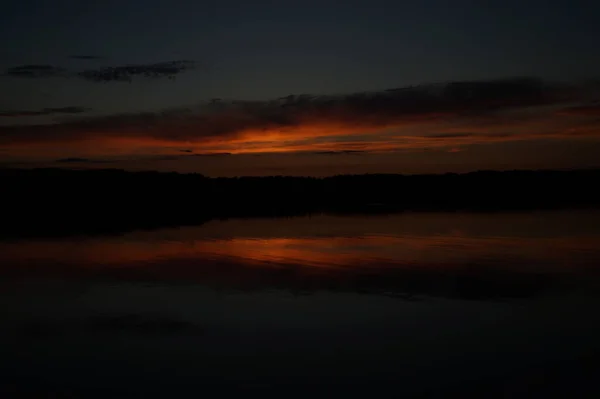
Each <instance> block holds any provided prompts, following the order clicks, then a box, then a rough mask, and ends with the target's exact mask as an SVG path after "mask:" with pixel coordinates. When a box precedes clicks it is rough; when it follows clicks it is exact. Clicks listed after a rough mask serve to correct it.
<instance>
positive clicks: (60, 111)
mask: <svg viewBox="0 0 600 399" xmlns="http://www.w3.org/2000/svg"><path fill="white" fill-rule="evenodd" d="M88 111H90V108H85V107H78V106H71V107H59V108H43V109H40V110H35V111H31V110H18V111H2V112H0V118H16V117H23V116H43V115H64V114H69V115H74V114H82V113H85V112H88Z"/></svg>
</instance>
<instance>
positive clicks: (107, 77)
mask: <svg viewBox="0 0 600 399" xmlns="http://www.w3.org/2000/svg"><path fill="white" fill-rule="evenodd" d="M193 67H194V62H193V61H187V60H183V61H169V62H159V63H156V64H132V65H123V66H116V67H106V68H99V69H86V70H84V71H81V72H79V73H78V76H79V77H81V78H83V79H86V80H89V81H92V82H130V81H132V79H133V78H134V77H140V76H141V77H147V78H165V77H166V78H174V77H175V76H176V75H178V74H180V73H182V72H185V71H187V70H189V69H191V68H193Z"/></svg>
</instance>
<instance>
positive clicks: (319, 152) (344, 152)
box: [313, 150, 368, 155]
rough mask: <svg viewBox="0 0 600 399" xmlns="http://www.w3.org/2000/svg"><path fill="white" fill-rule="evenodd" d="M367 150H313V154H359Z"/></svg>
mask: <svg viewBox="0 0 600 399" xmlns="http://www.w3.org/2000/svg"><path fill="white" fill-rule="evenodd" d="M366 152H368V151H363V150H342V151H315V152H313V154H317V155H360V154H364V153H366Z"/></svg>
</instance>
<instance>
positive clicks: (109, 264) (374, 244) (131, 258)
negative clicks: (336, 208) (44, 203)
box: [0, 211, 600, 398]
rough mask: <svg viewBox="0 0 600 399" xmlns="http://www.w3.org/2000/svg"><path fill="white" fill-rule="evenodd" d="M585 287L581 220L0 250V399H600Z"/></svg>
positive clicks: (417, 216)
mask: <svg viewBox="0 0 600 399" xmlns="http://www.w3.org/2000/svg"><path fill="white" fill-rule="evenodd" d="M599 272H600V212H599V211H560V212H559V211H555V212H537V213H496V214H485V213H479V214H477V213H431V214H428V213H412V214H411V213H406V214H400V215H393V216H373V217H368V216H360V217H358V216H357V217H335V216H315V217H310V218H292V219H263V220H258V219H257V220H230V221H215V222H211V223H208V224H206V225H203V226H199V227H186V228H181V229H168V230H160V231H151V232H134V233H129V234H126V235H122V236H116V237H115V236H113V237H87V238H72V239H61V240H37V241H5V242H0V319H1V320H2V324H1V327H0V339H1V340H0V393H2V397H21V396H22V397H31V396H32V395H33V396H34V397H128V398H130V397H144V398H145V397H171V396H173V397H199V396H202V395H205V396H206V395H208V396H213V395H225V394H258V395H263V396H265V395H269V396H270V395H276V396H300V397H306V396H308V395H313V396H315V395H316V396H323V397H336V396H340V397H352V396H356V395H361V396H365V395H372V394H385V395H387V396H392V397H501V398H512V397H535V396H539V395H544V396H545V397H600V383H598V382H596V380H597V379H598V377H599V376H600V340H599V338H598V337H599V336H600V335H599V333H600V311H599V309H600V306H599V305H600V290H599V288H600V273H599ZM51 395H55V396H51ZM69 395H70V396H69Z"/></svg>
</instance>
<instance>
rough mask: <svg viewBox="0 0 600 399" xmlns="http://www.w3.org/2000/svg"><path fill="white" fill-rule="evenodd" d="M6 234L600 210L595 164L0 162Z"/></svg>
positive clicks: (7, 236)
mask: <svg viewBox="0 0 600 399" xmlns="http://www.w3.org/2000/svg"><path fill="white" fill-rule="evenodd" d="M0 179H1V180H0V181H2V188H3V190H2V204H3V213H4V215H5V216H4V217H3V222H2V227H0V237H2V238H3V239H10V238H21V237H34V236H45V237H48V236H50V237H51V236H64V235H77V234H105V233H120V232H125V231H130V230H135V229H152V228H161V227H172V226H180V225H198V224H202V223H203V222H206V221H209V220H212V219H227V218H236V217H242V218H243V217H290V216H301V215H310V214H319V213H341V214H353V213H358V214H371V213H372V214H380V213H393V212H403V211H461V210H463V211H486V212H487V211H503V210H513V211H514V210H524V211H525V210H538V209H540V210H541V209H556V208H585V207H596V206H598V205H599V204H600V191H598V190H596V188H595V187H594V182H596V181H599V180H600V170H599V169H588V170H569V171H550V170H538V171H525V170H514V171H502V172H500V171H477V172H471V173H465V174H454V173H447V174H440V175H399V174H366V175H338V176H332V177H325V178H315V177H289V176H266V177H235V178H210V177H206V176H203V175H201V174H179V173H164V172H129V171H124V170H118V169H98V170H74V169H59V168H47V169H10V168H7V169H1V170H0Z"/></svg>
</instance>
